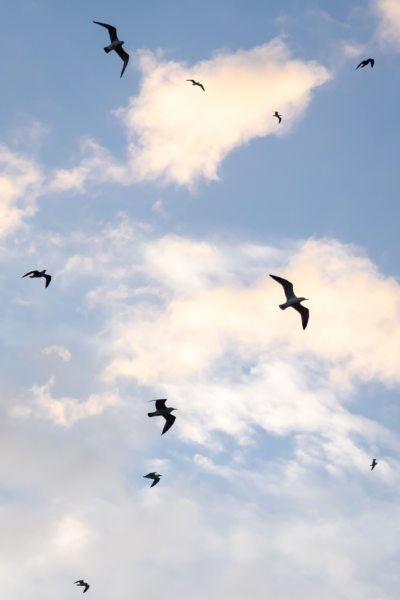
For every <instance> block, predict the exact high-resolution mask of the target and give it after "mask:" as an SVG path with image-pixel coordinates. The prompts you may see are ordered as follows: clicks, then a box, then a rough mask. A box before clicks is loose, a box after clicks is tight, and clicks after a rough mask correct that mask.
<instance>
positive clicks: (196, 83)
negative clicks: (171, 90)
mask: <svg viewBox="0 0 400 600" xmlns="http://www.w3.org/2000/svg"><path fill="white" fill-rule="evenodd" d="M186 81H191V82H192V85H198V86H199V87H201V89H202V90H203V92H205V91H206V90H205V89H204V85H203V84H202V83H200V81H195V80H194V79H186Z"/></svg>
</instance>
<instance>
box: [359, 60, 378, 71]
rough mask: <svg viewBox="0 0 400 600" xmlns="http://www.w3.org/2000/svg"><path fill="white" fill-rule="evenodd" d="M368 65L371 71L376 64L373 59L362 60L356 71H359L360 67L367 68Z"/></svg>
mask: <svg viewBox="0 0 400 600" xmlns="http://www.w3.org/2000/svg"><path fill="white" fill-rule="evenodd" d="M368 64H370V65H371V69H372V68H373V66H374V64H375V60H374V59H373V58H367V59H366V60H362V61H361V62H360V64H359V65H358V67H356V71H357V69H359V68H360V67H361V68H362V69H363V68H364V67H366V66H367V65H368Z"/></svg>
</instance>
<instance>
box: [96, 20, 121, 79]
mask: <svg viewBox="0 0 400 600" xmlns="http://www.w3.org/2000/svg"><path fill="white" fill-rule="evenodd" d="M93 23H96V25H101V26H102V27H105V28H106V29H108V33H109V34H110V40H111V44H109V46H106V47H105V48H104V52H107V54H108V53H109V52H111V50H115V52H116V53H117V54H118V56H120V57H121V58H122V60H123V61H124V66H123V67H122V71H121V75H120V77H122V75H123V74H124V71H125V69H126V65H127V64H128V62H129V54H128V53H127V52H125V50H124V49H123V48H122V44H125V42H122V41H121V40H119V39H118V36H117V30H116V28H115V27H113V26H112V25H107V23H100V21H93Z"/></svg>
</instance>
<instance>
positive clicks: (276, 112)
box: [272, 110, 282, 123]
mask: <svg viewBox="0 0 400 600" xmlns="http://www.w3.org/2000/svg"><path fill="white" fill-rule="evenodd" d="M272 116H273V117H276V118H277V119H278V121H279V123H280V122H281V121H282V115H280V114H279V113H278V111H277V110H276V111H275V112H274V114H273V115H272Z"/></svg>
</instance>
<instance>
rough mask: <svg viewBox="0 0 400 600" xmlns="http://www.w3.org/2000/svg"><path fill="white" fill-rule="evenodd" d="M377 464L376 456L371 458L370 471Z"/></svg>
mask: <svg viewBox="0 0 400 600" xmlns="http://www.w3.org/2000/svg"><path fill="white" fill-rule="evenodd" d="M377 464H378V461H377V460H376V458H373V459H372V463H371V464H370V467H371V471H373V470H374V469H375V467H376V465H377Z"/></svg>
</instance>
